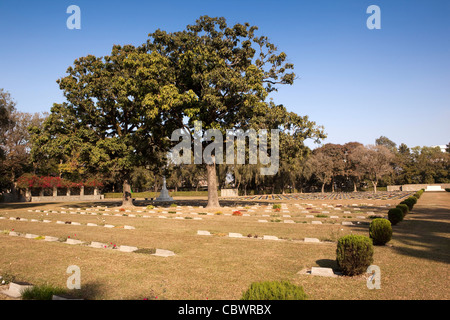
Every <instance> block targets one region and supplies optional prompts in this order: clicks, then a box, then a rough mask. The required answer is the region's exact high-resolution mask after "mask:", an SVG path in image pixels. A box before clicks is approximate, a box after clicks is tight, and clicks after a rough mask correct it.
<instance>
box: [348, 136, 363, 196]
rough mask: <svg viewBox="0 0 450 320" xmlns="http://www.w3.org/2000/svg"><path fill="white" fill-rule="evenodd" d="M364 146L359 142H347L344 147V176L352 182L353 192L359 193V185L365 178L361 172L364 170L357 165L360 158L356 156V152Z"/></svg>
mask: <svg viewBox="0 0 450 320" xmlns="http://www.w3.org/2000/svg"><path fill="white" fill-rule="evenodd" d="M362 146H363V145H362V144H361V143H359V142H347V143H346V144H344V146H343V149H344V155H345V166H344V175H345V176H346V177H348V178H349V179H350V180H351V181H352V184H353V192H357V191H358V183H359V182H360V181H361V179H362V178H363V176H364V172H363V171H362V170H361V169H362V168H361V167H360V166H358V165H357V164H358V158H357V157H355V155H354V152H355V150H356V149H357V148H358V147H362Z"/></svg>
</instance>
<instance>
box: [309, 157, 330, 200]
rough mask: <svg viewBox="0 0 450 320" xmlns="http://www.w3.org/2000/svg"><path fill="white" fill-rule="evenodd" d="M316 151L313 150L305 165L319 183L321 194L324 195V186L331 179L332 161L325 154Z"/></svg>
mask: <svg viewBox="0 0 450 320" xmlns="http://www.w3.org/2000/svg"><path fill="white" fill-rule="evenodd" d="M316 150H317V149H315V150H313V152H312V155H311V156H310V157H309V158H308V160H307V165H308V166H309V168H311V172H312V174H313V175H314V176H315V177H316V178H317V180H318V181H319V182H320V183H321V185H322V187H321V192H322V193H324V192H325V185H326V184H327V183H330V182H331V178H332V177H333V159H332V158H331V157H330V156H329V155H327V154H326V153H324V152H320V151H316Z"/></svg>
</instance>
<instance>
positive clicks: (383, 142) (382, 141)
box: [375, 136, 397, 153]
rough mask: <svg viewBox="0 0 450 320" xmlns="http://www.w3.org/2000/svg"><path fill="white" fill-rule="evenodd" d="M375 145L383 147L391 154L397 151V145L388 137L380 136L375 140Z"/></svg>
mask: <svg viewBox="0 0 450 320" xmlns="http://www.w3.org/2000/svg"><path fill="white" fill-rule="evenodd" d="M375 145H377V146H385V147H386V148H388V149H389V151H391V152H392V153H395V152H396V151H397V144H396V143H395V142H394V141H392V140H390V139H389V138H388V137H385V136H381V137H379V138H378V139H376V140H375Z"/></svg>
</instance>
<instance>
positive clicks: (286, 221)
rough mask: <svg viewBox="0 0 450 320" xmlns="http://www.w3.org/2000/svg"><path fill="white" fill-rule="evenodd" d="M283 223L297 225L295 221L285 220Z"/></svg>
mask: <svg viewBox="0 0 450 320" xmlns="http://www.w3.org/2000/svg"><path fill="white" fill-rule="evenodd" d="M283 222H284V223H295V221H294V220H284V221H283Z"/></svg>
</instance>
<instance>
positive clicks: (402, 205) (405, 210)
mask: <svg viewBox="0 0 450 320" xmlns="http://www.w3.org/2000/svg"><path fill="white" fill-rule="evenodd" d="M396 208H399V209H400V210H402V212H403V217H405V216H406V215H407V214H408V212H409V207H408V205H407V204H404V203H402V204H399V205H397V207H396Z"/></svg>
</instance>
